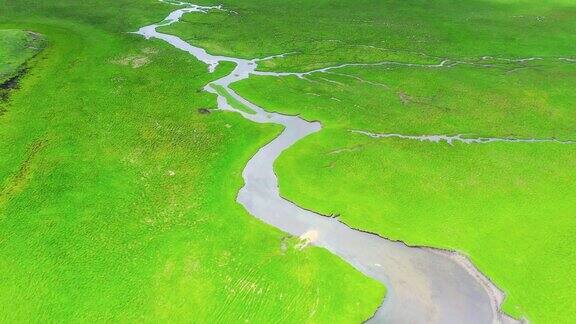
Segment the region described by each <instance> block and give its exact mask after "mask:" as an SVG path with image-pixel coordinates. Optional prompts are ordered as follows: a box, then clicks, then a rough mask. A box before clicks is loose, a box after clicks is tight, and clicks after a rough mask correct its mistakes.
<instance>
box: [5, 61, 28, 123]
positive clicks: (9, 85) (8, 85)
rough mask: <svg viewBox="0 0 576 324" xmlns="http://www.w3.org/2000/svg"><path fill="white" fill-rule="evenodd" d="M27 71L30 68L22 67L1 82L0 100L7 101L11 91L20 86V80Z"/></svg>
mask: <svg viewBox="0 0 576 324" xmlns="http://www.w3.org/2000/svg"><path fill="white" fill-rule="evenodd" d="M26 73H28V68H27V67H26V68H22V69H20V71H19V72H18V73H17V74H16V75H14V76H13V77H11V78H9V79H8V80H6V81H4V82H2V83H1V84H0V101H7V100H8V97H9V95H10V92H12V91H13V90H15V89H19V88H20V81H21V80H22V78H23V77H24V75H26ZM1 111H2V110H0V115H1V114H2V112H1Z"/></svg>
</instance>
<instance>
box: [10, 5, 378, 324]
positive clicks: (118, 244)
mask: <svg viewBox="0 0 576 324" xmlns="http://www.w3.org/2000/svg"><path fill="white" fill-rule="evenodd" d="M0 8H2V10H1V11H0V29H20V30H31V31H34V32H36V33H39V34H42V35H44V36H45V37H46V39H47V41H48V45H47V47H46V48H45V49H44V50H43V51H42V52H41V53H40V54H38V55H36V56H35V57H34V58H33V59H32V60H30V61H29V62H28V63H27V66H28V68H29V69H28V72H27V74H26V75H25V76H24V77H23V78H22V79H21V83H20V88H19V89H17V90H16V91H13V92H12V93H11V95H10V97H9V99H8V101H6V102H3V103H1V105H2V108H4V109H6V113H5V114H4V115H2V116H0V138H2V141H0V156H1V157H2V158H1V159H0V291H1V292H2V293H1V294H0V322H3V323H21V322H83V321H91V322H110V321H114V322H158V321H171V322H189V321H199V322H222V323H229V322H238V321H249V322H266V323H267V322H320V323H325V322H359V321H362V320H363V319H366V318H368V317H369V316H370V315H371V314H372V313H373V311H374V310H375V309H376V307H377V306H378V304H379V303H380V301H381V299H382V296H383V288H382V286H381V285H380V284H378V283H376V282H374V281H372V280H369V279H367V278H365V277H363V276H362V275H360V274H359V273H358V272H357V271H355V270H353V269H352V268H351V267H350V266H349V265H347V264H345V263H343V262H342V261H340V260H339V259H337V258H336V257H334V256H332V255H330V254H329V253H328V252H326V251H324V250H322V249H318V248H306V249H304V250H302V251H300V250H297V249H294V248H292V246H293V244H294V243H295V242H294V239H289V238H286V237H285V234H283V233H281V232H280V231H277V230H274V229H273V228H271V227H269V226H266V225H264V224H262V223H261V222H259V221H258V220H256V219H254V218H252V217H251V216H249V215H248V214H247V213H246V212H245V211H244V210H243V208H242V207H241V206H240V205H238V204H237V203H236V202H235V197H236V193H237V191H238V189H239V188H240V186H241V175H240V173H241V170H242V168H243V166H244V164H245V163H246V161H247V160H248V159H249V157H250V156H251V155H252V154H253V153H254V152H255V151H256V150H257V149H258V148H259V147H260V146H262V145H263V144H264V143H266V142H268V141H270V140H271V138H273V137H274V136H275V135H277V134H278V132H279V131H280V130H279V129H278V128H275V127H270V126H262V125H255V124H253V123H250V122H248V121H245V120H244V119H242V118H241V117H240V116H239V115H237V114H232V113H223V112H214V113H211V114H200V113H198V109H199V108H214V107H215V105H216V103H215V97H214V96H212V95H209V94H207V93H204V92H200V91H198V90H199V89H201V87H202V86H203V85H205V84H206V83H207V82H209V81H210V80H213V79H215V78H217V77H218V76H221V75H223V74H224V73H226V72H227V71H228V70H229V68H230V67H222V69H221V70H218V71H216V73H215V74H214V75H210V74H208V73H206V66H205V65H203V64H201V63H199V62H198V61H196V60H195V59H194V58H192V57H191V56H189V55H187V54H185V53H181V52H179V51H177V50H175V49H173V48H171V47H170V46H168V45H165V44H164V43H162V42H157V41H146V40H144V39H142V38H140V37H138V36H135V35H130V34H127V33H126V32H127V31H133V30H136V29H137V27H139V26H142V25H144V24H147V23H151V22H154V21H158V20H161V19H162V17H165V15H166V14H167V13H168V12H169V11H170V10H173V7H172V6H168V5H165V4H161V3H158V2H156V1H41V2H24V1H0ZM4 36H5V35H4V34H0V37H1V39H2V40H1V42H7V43H10V44H12V41H11V40H10V39H8V38H5V37H4ZM16 41H17V42H18V40H16ZM2 44H4V43H2ZM225 70H226V71H225ZM358 291H361V292H362V293H361V294H358Z"/></svg>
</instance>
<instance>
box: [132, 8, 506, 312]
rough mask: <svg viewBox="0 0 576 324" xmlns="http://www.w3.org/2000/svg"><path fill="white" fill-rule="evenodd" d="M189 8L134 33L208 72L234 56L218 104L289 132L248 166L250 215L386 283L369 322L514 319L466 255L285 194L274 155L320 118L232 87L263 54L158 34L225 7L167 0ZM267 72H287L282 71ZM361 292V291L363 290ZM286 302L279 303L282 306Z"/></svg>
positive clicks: (242, 199) (245, 193) (245, 196)
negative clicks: (410, 241)
mask: <svg viewBox="0 0 576 324" xmlns="http://www.w3.org/2000/svg"><path fill="white" fill-rule="evenodd" d="M170 3H171V4H175V5H182V6H184V8H181V9H178V10H175V11H173V12H172V13H170V15H169V16H168V17H167V18H166V19H165V20H163V21H162V22H161V23H158V24H153V25H150V26H145V27H142V28H141V29H140V30H138V32H136V33H137V34H140V35H142V36H144V37H146V38H147V39H149V38H156V39H160V40H163V41H166V42H168V43H169V44H171V45H172V46H174V47H176V48H178V49H180V50H183V51H186V52H188V53H190V54H191V55H193V56H194V57H196V58H197V59H198V60H200V61H202V62H204V63H206V64H207V65H208V69H209V71H210V72H212V71H214V69H215V68H216V67H217V66H218V64H219V63H220V62H233V63H235V64H236V67H235V69H234V71H232V72H231V73H230V74H228V75H226V76H225V77H223V78H221V79H219V80H216V81H214V82H212V83H210V84H208V85H206V87H205V90H206V91H209V92H211V93H214V94H216V95H217V98H218V107H219V108H220V109H223V110H230V111H234V112H237V113H239V114H241V115H242V116H243V117H244V118H246V119H249V120H251V121H253V122H256V123H273V124H278V125H282V126H284V131H283V132H282V133H281V134H280V135H279V136H278V137H277V138H276V139H274V140H273V141H272V142H270V143H269V144H267V145H265V146H264V147H262V148H261V149H260V150H259V151H258V152H257V153H256V155H254V156H253V157H252V158H251V159H250V161H249V162H248V164H247V165H246V167H245V169H244V171H243V173H242V176H243V178H244V182H245V185H244V187H243V188H242V189H241V190H240V192H239V194H238V198H237V200H238V202H239V203H240V204H242V205H243V206H244V207H245V208H246V209H247V210H248V212H249V213H250V214H252V215H253V216H254V217H257V218H258V219H260V220H262V221H263V222H265V223H267V224H270V225H272V226H274V227H277V228H279V229H281V230H282V231H284V232H287V233H290V234H292V235H295V236H300V237H302V238H303V239H304V240H306V241H307V242H308V243H309V244H313V245H316V246H319V247H323V248H326V249H327V250H329V251H330V252H332V253H333V254H335V255H337V256H339V257H340V258H342V259H343V260H344V261H346V262H348V263H349V264H351V265H352V266H354V267H355V268H356V269H358V270H359V271H360V272H362V273H364V274H365V275H367V276H369V277H371V278H374V279H376V280H378V281H380V282H381V283H383V284H384V285H385V286H386V287H387V289H388V292H387V295H386V298H385V299H384V301H383V303H382V305H381V307H380V308H379V309H378V310H377V311H376V313H375V315H374V317H373V318H372V319H370V321H371V322H386V323H498V322H509V321H510V322H512V321H513V320H511V319H509V318H508V317H506V316H505V315H503V314H501V313H500V310H499V307H500V303H501V302H502V298H503V295H502V293H501V292H500V291H499V290H498V289H497V288H496V287H494V285H492V283H491V282H490V281H489V280H487V279H486V278H485V277H484V276H483V275H482V274H481V273H479V272H478V271H477V270H476V268H475V267H474V266H473V265H472V264H471V263H470V262H469V261H468V259H466V258H465V257H463V256H461V255H459V254H457V253H454V252H448V251H442V250H436V249H430V248H419V247H408V246H406V245H405V244H403V243H401V242H396V241H391V240H388V239H385V238H382V237H379V236H377V235H374V234H370V233H365V232H362V231H359V230H355V229H352V228H350V227H348V226H346V225H345V224H343V223H341V222H339V221H338V220H337V219H335V218H330V217H325V216H322V215H319V214H317V213H314V212H311V211H308V210H305V209H303V208H300V207H298V206H297V205H295V204H293V203H291V202H289V201H287V200H285V199H283V198H282V197H280V193H279V189H278V180H277V178H276V175H275V174H274V168H273V165H274V161H275V160H276V159H277V158H278V156H279V155H280V154H281V153H282V152H283V151H284V150H285V149H287V148H289V147H290V146H292V145H293V144H294V143H296V142H297V141H299V140H300V139H302V138H304V137H306V136H308V135H310V134H312V133H315V132H318V131H320V129H321V128H322V126H321V124H320V123H318V122H308V121H305V120H303V119H301V118H299V117H297V116H286V115H282V114H277V113H269V112H267V111H265V110H264V109H262V108H261V107H258V106H256V105H254V104H252V103H250V102H248V101H247V100H245V99H244V98H242V97H241V96H239V95H238V94H237V93H235V92H234V91H232V90H231V89H230V88H229V85H230V84H232V83H234V82H237V81H240V80H243V79H246V78H248V77H250V75H251V74H255V71H256V68H257V65H258V62H259V61H262V60H266V59H271V58H273V57H271V58H265V59H254V60H245V59H239V58H233V57H225V56H216V55H211V54H208V53H207V52H206V51H205V50H204V49H202V48H199V47H195V46H193V45H191V44H189V43H187V42H185V41H184V40H182V39H180V38H179V37H177V36H173V35H168V34H163V33H160V32H158V31H157V30H156V28H157V27H160V26H167V25H170V24H172V23H175V22H177V21H178V19H180V18H181V16H182V15H183V14H185V13H189V12H197V13H199V14H207V13H208V12H209V11H211V10H222V9H221V8H220V7H206V6H197V5H192V4H188V3H180V2H170ZM266 74H267V75H277V76H282V75H284V74H283V73H276V74H275V73H270V72H267V73H266ZM214 85H216V86H221V87H222V88H223V89H225V90H226V91H227V92H229V93H230V95H231V96H233V97H234V98H235V99H237V100H238V101H240V102H242V103H244V104H245V105H247V106H249V107H250V108H251V109H252V110H253V111H254V112H255V114H248V113H245V112H243V111H241V110H238V109H235V108H234V107H232V106H231V105H230V104H229V103H228V102H227V100H226V98H225V97H224V96H221V95H219V94H218V93H217V92H216V90H215V88H214ZM358 293H359V294H361V293H362V292H361V291H359V292H358ZM278 307H281V305H278Z"/></svg>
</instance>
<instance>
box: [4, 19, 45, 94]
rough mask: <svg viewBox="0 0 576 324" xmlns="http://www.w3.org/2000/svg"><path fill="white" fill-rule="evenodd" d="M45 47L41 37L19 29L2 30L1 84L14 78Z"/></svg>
mask: <svg viewBox="0 0 576 324" xmlns="http://www.w3.org/2000/svg"><path fill="white" fill-rule="evenodd" d="M43 46H44V39H43V38H42V37H41V36H40V35H37V34H34V33H31V32H25V31H23V30H18V29H11V30H10V29H9V30H0V83H2V82H4V81H6V80H7V79H9V78H11V77H13V76H14V74H16V73H17V72H18V70H19V69H20V68H21V67H22V66H23V64H24V63H26V61H27V60H29V59H30V58H31V57H33V56H34V55H35V54H36V53H38V52H39V51H40V50H41V49H42V47H43Z"/></svg>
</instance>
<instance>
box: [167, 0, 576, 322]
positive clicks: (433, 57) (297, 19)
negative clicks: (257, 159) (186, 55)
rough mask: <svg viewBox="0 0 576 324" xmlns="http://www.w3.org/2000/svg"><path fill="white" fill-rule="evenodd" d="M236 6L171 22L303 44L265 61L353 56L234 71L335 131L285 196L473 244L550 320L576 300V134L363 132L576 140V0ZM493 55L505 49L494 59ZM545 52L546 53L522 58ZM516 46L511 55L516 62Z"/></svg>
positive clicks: (235, 46)
mask: <svg viewBox="0 0 576 324" xmlns="http://www.w3.org/2000/svg"><path fill="white" fill-rule="evenodd" d="M224 5H225V7H226V8H230V9H232V10H234V11H235V12H236V13H226V12H219V13H211V14H208V15H188V16H185V18H184V21H183V22H182V23H179V24H176V25H174V26H170V27H167V28H165V29H164V30H165V31H168V32H171V33H176V34H178V35H181V36H183V37H184V38H186V39H188V40H190V41H191V42H193V43H194V44H198V45H201V46H202V47H205V48H207V49H209V51H211V52H213V53H217V54H230V55H236V56H242V57H247V58H252V57H263V56H266V55H271V54H277V53H285V52H295V53H293V54H291V55H288V56H286V57H285V58H281V59H277V60H273V61H271V62H266V64H264V65H263V66H262V68H263V69H267V70H276V71H308V70H312V69H315V68H319V67H325V66H332V65H338V64H342V63H357V62H364V63H375V62H382V61H394V62H402V63H418V64H438V63H439V62H440V61H441V60H443V59H448V60H450V62H452V63H453V62H464V63H462V64H458V65H455V66H452V67H450V68H428V67H414V66H412V67H406V66H400V65H393V64H387V65H380V66H363V67H358V66H355V67H347V68H342V69H337V70H332V71H331V72H333V73H331V74H327V73H324V74H319V73H316V74H312V75H309V76H306V78H307V80H306V79H304V80H303V79H298V78H297V77H295V76H292V77H283V78H275V77H252V78H250V79H248V80H244V81H241V82H240V83H238V84H235V85H234V86H233V88H234V89H235V91H237V92H238V93H240V94H241V95H242V96H244V97H246V98H248V99H249V100H251V101H253V102H254V103H256V104H258V105H260V106H263V107H266V108H267V109H269V110H271V111H279V112H283V113H290V114H300V115H302V116H303V117H304V118H306V119H309V120H320V121H321V122H322V123H323V124H324V126H325V129H324V130H323V131H322V132H320V133H317V134H314V135H312V136H310V137H309V138H307V139H305V140H303V141H302V142H300V143H298V144H297V145H296V146H295V147H293V148H291V149H290V150H289V151H288V152H287V153H286V154H284V155H283V156H282V157H281V158H280V160H279V161H278V163H277V173H278V176H279V178H280V188H281V192H282V194H283V195H284V196H285V197H287V198H288V199H290V200H292V201H295V202H296V203H298V204H300V205H301V206H303V207H305V208H309V209H312V210H316V211H319V212H321V213H324V214H327V215H328V214H336V215H339V216H340V218H341V219H342V220H343V221H345V222H346V223H348V224H350V225H352V226H354V227H358V228H361V229H364V230H369V231H373V232H377V233H379V234H381V235H383V236H386V237H390V238H394V239H401V240H404V241H406V242H408V243H409V244H418V245H429V246H436V247H443V248H451V249H456V250H459V251H462V252H464V253H465V254H467V255H469V256H470V257H471V259H472V260H473V261H474V263H475V264H476V265H477V266H478V267H479V268H480V269H481V270H482V271H483V272H484V273H485V274H487V275H488V276H489V277H490V278H491V279H492V280H493V281H494V282H495V283H496V284H497V285H498V286H499V287H501V288H502V289H504V291H505V292H506V293H507V295H508V297H507V300H506V303H505V310H506V311H507V312H509V313H510V314H512V315H515V316H524V317H527V318H528V319H529V320H531V321H533V322H535V323H567V322H570V321H571V319H572V317H573V315H572V313H573V312H574V311H576V302H575V300H576V298H574V297H575V294H574V291H575V289H576V281H575V280H574V279H573V278H574V277H575V276H574V270H573V269H574V268H575V267H576V261H575V260H574V258H573V257H572V255H573V249H574V246H575V245H576V239H575V237H576V236H575V234H576V218H575V216H576V201H574V199H572V196H573V192H574V191H575V190H576V185H575V184H574V179H576V168H575V166H576V165H575V162H574V161H576V146H573V145H562V144H556V143H539V144H527V143H492V144H482V145H478V144H474V145H464V144H459V143H456V144H454V145H453V146H451V145H448V144H446V143H428V142H417V141H407V140H398V139H374V138H369V137H367V136H364V135H361V134H354V133H351V132H350V130H353V129H361V130H367V131H373V132H381V133H404V134H459V133H461V134H469V135H470V136H493V137H518V138H558V139H562V140H576V130H575V129H574V127H573V125H574V122H575V121H576V114H575V113H574V103H576V97H575V96H576V95H575V94H574V91H573V90H572V89H574V88H575V87H576V81H575V80H576V64H575V63H573V61H570V60H561V58H571V59H574V57H575V55H576V45H575V44H576V35H575V34H574V33H573V32H572V31H573V30H576V19H575V18H576V6H575V5H574V3H572V2H571V1H546V2H541V1H531V0H520V1H465V2H456V1H415V0H412V1H355V2H351V1H313V2H312V1H295V2H294V1H291V2H279V1H272V0H270V1H233V0H230V1H225V2H224ZM487 56H490V57H492V58H487ZM528 57H539V58H542V59H541V60H533V61H524V62H513V61H509V60H514V59H521V58H528ZM503 59H505V60H503Z"/></svg>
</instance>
